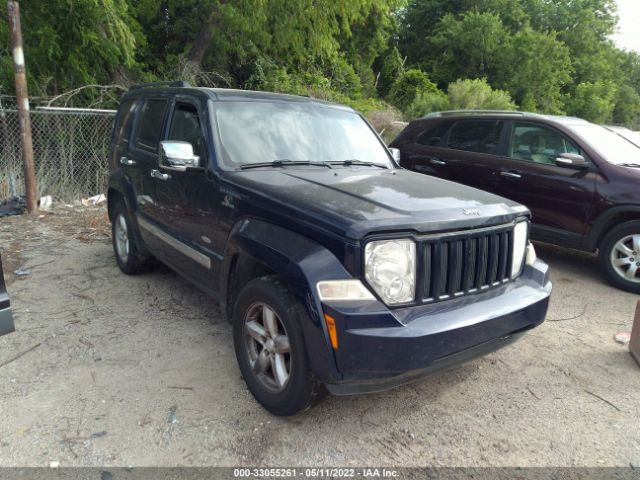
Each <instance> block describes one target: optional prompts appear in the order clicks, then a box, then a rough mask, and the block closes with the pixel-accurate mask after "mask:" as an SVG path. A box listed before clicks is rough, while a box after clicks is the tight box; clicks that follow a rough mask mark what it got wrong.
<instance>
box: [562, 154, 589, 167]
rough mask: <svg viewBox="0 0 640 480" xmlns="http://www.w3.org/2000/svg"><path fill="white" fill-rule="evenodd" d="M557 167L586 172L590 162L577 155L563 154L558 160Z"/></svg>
mask: <svg viewBox="0 0 640 480" xmlns="http://www.w3.org/2000/svg"><path fill="white" fill-rule="evenodd" d="M556 165H558V166H559V167H564V168H573V169H574V170H586V169H588V168H589V162H588V161H587V160H586V159H585V158H584V157H583V156H582V155H578V154H577V153H561V154H560V155H558V157H557V158H556Z"/></svg>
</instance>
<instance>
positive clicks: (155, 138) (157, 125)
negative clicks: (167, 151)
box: [135, 98, 168, 151]
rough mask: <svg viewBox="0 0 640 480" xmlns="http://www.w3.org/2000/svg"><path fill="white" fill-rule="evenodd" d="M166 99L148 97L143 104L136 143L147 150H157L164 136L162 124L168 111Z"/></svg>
mask: <svg viewBox="0 0 640 480" xmlns="http://www.w3.org/2000/svg"><path fill="white" fill-rule="evenodd" d="M167 105H168V102H167V100H165V99H156V98H152V99H147V100H145V102H144V104H143V105H142V111H141V112H140V120H139V122H138V132H137V134H136V140H135V144H136V146H137V147H140V148H144V149H145V150H153V151H156V150H157V149H158V142H160V137H161V136H162V126H163V125H164V117H165V114H166V112H167Z"/></svg>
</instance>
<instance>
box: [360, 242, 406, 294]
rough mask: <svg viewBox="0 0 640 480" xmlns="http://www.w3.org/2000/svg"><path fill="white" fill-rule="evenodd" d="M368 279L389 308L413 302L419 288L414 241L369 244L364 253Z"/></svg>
mask: <svg viewBox="0 0 640 480" xmlns="http://www.w3.org/2000/svg"><path fill="white" fill-rule="evenodd" d="M364 262H365V277H366V279H367V282H369V285H371V287H372V288H373V289H374V290H375V291H376V293H377V294H378V295H380V297H381V298H382V300H383V301H384V302H385V303H386V304H387V305H396V304H399V303H407V302H412V301H413V299H414V298H415V286H416V244H415V242H414V241H413V240H408V239H405V240H381V241H377V242H369V243H368V244H367V246H366V247H365V252H364Z"/></svg>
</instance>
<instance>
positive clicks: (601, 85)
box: [567, 81, 618, 123]
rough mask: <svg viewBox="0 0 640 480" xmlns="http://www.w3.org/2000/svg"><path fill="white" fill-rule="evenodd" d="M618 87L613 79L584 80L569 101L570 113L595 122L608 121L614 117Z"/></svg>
mask: <svg viewBox="0 0 640 480" xmlns="http://www.w3.org/2000/svg"><path fill="white" fill-rule="evenodd" d="M617 93H618V87H617V86H616V84H615V83H613V82H611V81H600V82H583V83H581V84H579V85H578V86H577V87H576V91H575V94H574V95H573V97H572V98H571V99H569V101H568V103H567V107H568V108H567V109H568V113H569V114H570V115H574V116H576V117H580V118H584V119H585V120H588V121H590V122H594V123H608V122H610V121H611V120H612V118H613V111H614V108H615V105H616V95H617Z"/></svg>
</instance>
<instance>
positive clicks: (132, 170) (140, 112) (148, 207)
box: [121, 96, 169, 249]
mask: <svg viewBox="0 0 640 480" xmlns="http://www.w3.org/2000/svg"><path fill="white" fill-rule="evenodd" d="M139 102H140V104H139V106H138V108H137V115H136V120H135V122H134V125H133V135H132V138H131V141H130V142H129V149H128V151H127V155H126V157H125V158H124V160H123V159H121V162H124V163H126V165H125V167H124V168H125V170H126V172H127V174H128V175H129V177H130V179H131V183H132V185H133V190H134V192H135V195H136V204H137V209H138V213H139V214H141V215H142V216H143V217H152V216H153V214H154V209H155V208H156V207H155V193H156V192H155V188H156V183H155V182H154V179H153V178H152V177H151V171H152V170H154V169H157V165H158V145H159V143H160V139H161V138H162V135H163V132H164V128H165V123H166V117H167V113H168V110H169V97H167V96H158V97H154V96H149V97H143V98H141V99H140V100H139ZM141 233H142V236H143V238H144V240H145V242H146V243H147V245H149V246H150V247H151V248H152V249H154V246H155V242H154V240H153V239H151V238H148V237H147V235H146V234H145V232H144V231H142V232H141ZM147 240H148V242H147Z"/></svg>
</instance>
